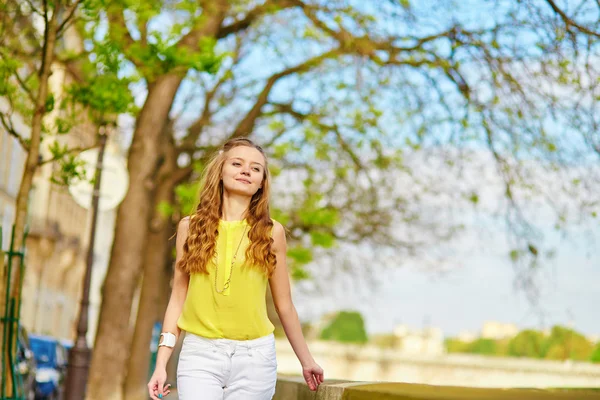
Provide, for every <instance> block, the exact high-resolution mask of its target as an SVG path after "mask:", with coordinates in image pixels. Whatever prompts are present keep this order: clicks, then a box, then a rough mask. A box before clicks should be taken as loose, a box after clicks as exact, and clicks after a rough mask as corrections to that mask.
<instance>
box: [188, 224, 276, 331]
mask: <svg viewBox="0 0 600 400" xmlns="http://www.w3.org/2000/svg"><path fill="white" fill-rule="evenodd" d="M245 227H247V229H246V233H245V234H244V228H245ZM249 230H250V226H249V225H248V223H247V222H246V221H245V220H243V221H223V220H221V221H220V222H219V235H218V236H217V258H218V263H219V270H218V274H217V288H218V289H219V291H221V290H223V287H224V285H225V282H226V281H227V278H228V277H229V273H230V271H231V261H232V259H233V256H234V254H235V251H236V249H237V248H238V244H239V245H240V246H239V250H238V252H237V257H236V261H235V264H234V265H233V273H232V276H231V281H230V285H229V287H228V288H227V289H225V291H224V292H223V293H217V292H216V290H215V260H214V258H213V260H211V261H210V262H209V265H208V272H209V273H208V274H203V273H194V274H191V275H190V282H189V285H188V292H187V297H186V299H185V302H184V304H183V310H182V311H181V315H180V317H179V320H178V321H177V326H179V328H180V329H182V330H184V331H186V332H190V333H193V334H195V335H198V336H203V337H206V338H211V339H217V338H225V339H233V340H251V339H257V338H259V337H262V336H266V335H268V334H270V333H272V332H273V330H274V329H275V328H274V326H273V324H272V323H271V321H270V320H269V317H268V316H267V304H266V299H265V296H266V291H267V281H268V278H267V276H266V275H265V274H264V273H262V272H261V271H259V270H258V269H257V268H253V267H250V266H246V265H244V266H242V265H243V264H244V261H245V260H246V256H245V253H246V248H247V247H248V245H249V242H250V240H249V239H248V231H249ZM242 235H243V237H242ZM240 240H241V244H240Z"/></svg>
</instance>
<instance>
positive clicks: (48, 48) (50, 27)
mask: <svg viewBox="0 0 600 400" xmlns="http://www.w3.org/2000/svg"><path fill="white" fill-rule="evenodd" d="M79 6H80V1H79V0H73V1H68V0H66V1H56V2H46V1H43V2H36V1H32V2H27V3H21V2H15V1H6V2H3V4H2V6H0V9H1V11H2V17H1V18H2V24H1V26H2V27H1V28H0V96H1V97H3V98H4V99H5V100H6V101H7V102H8V107H7V109H6V111H5V110H2V111H1V112H0V122H1V123H2V127H3V128H4V129H5V130H6V131H7V132H8V133H9V134H10V135H12V136H13V137H15V138H16V139H17V141H18V142H19V144H20V145H21V147H22V148H23V150H25V152H26V154H27V156H26V161H25V166H24V169H23V175H22V178H21V183H20V186H19V192H18V194H17V201H16V213H15V214H16V215H15V221H14V246H15V248H16V249H21V248H22V245H23V238H24V232H25V220H26V217H27V205H28V196H29V192H30V190H31V185H32V181H33V177H34V174H35V172H36V170H37V168H38V167H39V166H40V165H41V164H43V163H47V162H55V161H57V160H59V159H64V157H65V155H67V154H68V153H69V152H70V151H71V149H67V148H64V147H62V146H60V145H55V146H50V150H51V152H52V155H53V157H52V158H51V159H48V160H41V159H40V145H41V143H42V139H43V138H44V135H48V134H51V133H55V134H56V133H64V132H62V129H61V127H60V126H58V127H52V126H50V125H46V124H45V123H44V118H45V117H46V116H47V115H48V114H50V113H51V112H52V111H53V110H54V106H55V98H54V94H53V93H52V92H51V91H50V89H49V79H50V75H51V74H52V64H53V63H54V61H55V59H56V53H57V42H58V40H60V37H61V36H62V35H63V33H64V32H65V31H66V29H67V28H68V27H69V25H70V24H71V23H72V18H73V15H74V14H75V11H76V9H77V8H78V7H79ZM33 15H37V17H39V18H40V19H41V21H42V24H43V29H42V32H40V31H39V30H37V29H35V28H34V25H33V23H32V16H33ZM15 116H20V117H21V118H22V119H23V120H24V121H26V123H28V124H29V126H30V127H31V130H30V132H29V135H27V134H26V133H25V132H20V131H19V130H18V129H17V128H16V127H15V124H14V120H13V119H14V118H15ZM19 261H20V260H18V259H16V260H15V263H14V264H15V265H18V262H19ZM12 271H13V272H12V274H11V275H12V276H7V271H5V270H4V269H3V270H2V271H1V274H2V277H3V279H2V281H3V282H6V281H8V282H10V287H9V288H8V291H9V292H10V296H11V297H13V298H15V299H16V300H17V304H16V309H18V308H19V302H20V290H21V280H22V276H20V275H21V270H20V268H13V270H12ZM4 289H5V286H4V285H2V288H1V289H0V299H1V300H0V309H1V310H3V311H4V300H5V298H6V293H3V291H4ZM5 323H6V322H5ZM14 325H15V326H13V327H12V330H13V331H14V332H16V331H17V329H16V322H15V323H14ZM5 332H6V330H5V329H2V330H1V331H0V343H4V341H3V335H4V333H5ZM15 337H16V335H15ZM15 346H16V344H15V343H14V342H13V343H11V344H10V345H9V350H8V351H11V352H13V354H14V349H15ZM3 359H4V360H8V357H3ZM7 362H8V361H7ZM7 366H8V365H0V371H3V373H2V375H1V376H2V378H3V379H4V378H6V379H7V382H9V383H10V382H11V379H10V375H4V372H7V373H8V374H10V373H11V370H10V368H7ZM11 390H12V388H11V387H10V385H9V394H11Z"/></svg>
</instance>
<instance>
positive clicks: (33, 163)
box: [0, 10, 58, 396]
mask: <svg viewBox="0 0 600 400" xmlns="http://www.w3.org/2000/svg"><path fill="white" fill-rule="evenodd" d="M57 15H58V12H57V10H54V12H52V16H51V18H50V20H49V21H48V24H47V26H46V29H45V33H44V50H43V51H44V53H43V55H42V65H41V66H40V71H39V82H40V83H39V88H38V92H37V97H36V99H35V105H34V112H33V119H32V121H31V136H30V142H29V149H28V151H27V158H26V160H25V167H24V168H23V175H22V177H21V185H20V186H19V193H18V194H17V202H16V213H15V214H16V215H15V221H14V232H15V234H14V242H13V243H14V246H13V248H14V250H15V251H20V250H22V247H23V244H24V242H23V235H24V232H25V221H26V218H27V213H28V200H29V192H30V191H31V185H32V182H33V177H34V175H35V172H36V170H37V167H38V158H39V154H40V143H41V135H42V120H43V118H44V116H45V115H46V99H47V98H48V79H49V78H50V74H51V68H52V63H53V62H54V48H55V45H56V30H57ZM20 262H21V259H20V257H18V256H15V257H13V259H12V266H13V268H12V271H11V274H10V275H11V276H8V271H5V270H4V269H3V270H2V271H1V273H2V278H3V279H2V282H3V283H4V282H7V281H8V282H9V283H10V286H9V287H8V288H6V286H5V285H4V284H2V285H0V307H1V308H0V313H4V311H5V307H6V304H5V298H6V292H4V290H6V289H7V290H8V293H10V295H11V297H12V298H14V299H15V308H14V312H15V314H16V313H18V310H19V308H20V303H21V280H22V279H23V277H22V276H21V269H20V268H19V265H20ZM12 325H13V326H12V330H13V332H14V333H15V335H13V339H14V338H16V332H17V328H18V326H17V323H16V321H15V322H14V323H12ZM0 343H4V329H0ZM15 346H16V341H15V340H13V341H12V343H10V344H9V346H7V351H11V349H13V350H14V348H15ZM12 354H15V352H14V351H12ZM7 355H8V354H5V357H4V359H5V360H6V363H5V364H4V365H1V364H0V378H2V379H6V384H7V389H8V392H7V394H8V395H9V396H11V395H13V393H12V390H13V388H12V375H11V372H12V371H11V369H10V368H7V367H8V366H9V364H8V357H6V356H7ZM4 372H6V375H5V374H4Z"/></svg>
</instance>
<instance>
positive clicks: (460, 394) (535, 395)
mask: <svg viewBox="0 0 600 400" xmlns="http://www.w3.org/2000/svg"><path fill="white" fill-rule="evenodd" d="M395 399H398V400H600V389H570V390H561V389H482V388H467V387H458V386H432V385H418V384H409V383H384V382H373V383H369V382H350V381H342V380H338V381H336V380H327V381H326V382H324V383H323V384H322V385H321V386H320V387H319V390H318V391H317V392H316V393H315V392H311V391H310V390H309V389H308V386H307V385H306V383H305V382H304V379H303V378H302V377H299V376H285V375H279V377H278V379H277V388H276V391H275V397H273V400H395Z"/></svg>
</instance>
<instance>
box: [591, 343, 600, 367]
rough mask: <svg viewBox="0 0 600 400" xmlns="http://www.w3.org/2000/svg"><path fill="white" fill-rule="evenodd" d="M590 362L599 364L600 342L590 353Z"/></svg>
mask: <svg viewBox="0 0 600 400" xmlns="http://www.w3.org/2000/svg"><path fill="white" fill-rule="evenodd" d="M590 361H591V362H593V363H600V342H598V343H597V344H596V347H595V348H594V350H593V351H592V355H591V356H590Z"/></svg>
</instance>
